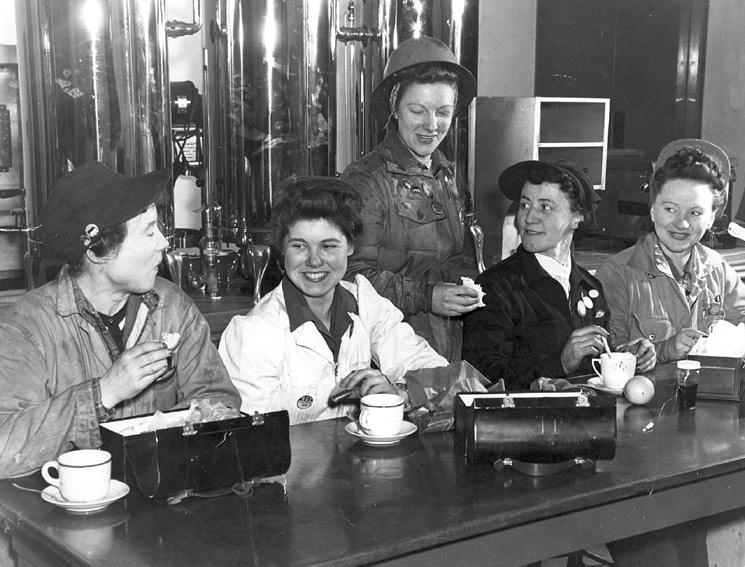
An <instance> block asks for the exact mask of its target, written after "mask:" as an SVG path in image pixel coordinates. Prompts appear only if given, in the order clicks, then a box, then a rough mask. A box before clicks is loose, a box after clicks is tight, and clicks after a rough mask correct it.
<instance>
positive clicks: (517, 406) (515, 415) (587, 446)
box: [455, 392, 616, 463]
mask: <svg viewBox="0 0 745 567" xmlns="http://www.w3.org/2000/svg"><path fill="white" fill-rule="evenodd" d="M455 435H456V443H457V445H458V447H459V449H460V450H461V451H462V452H463V454H464V455H465V457H466V460H467V461H468V462H469V463H493V462H494V461H496V460H498V459H515V460H519V461H523V462H532V463H552V462H559V461H567V460H571V459H576V458H586V459H593V460H597V459H612V458H613V457H614V456H615V452H616V399H615V397H614V396H606V395H587V394H586V393H583V392H535V393H515V394H504V393H500V394H481V393H479V394H458V396H457V398H456V401H455Z"/></svg>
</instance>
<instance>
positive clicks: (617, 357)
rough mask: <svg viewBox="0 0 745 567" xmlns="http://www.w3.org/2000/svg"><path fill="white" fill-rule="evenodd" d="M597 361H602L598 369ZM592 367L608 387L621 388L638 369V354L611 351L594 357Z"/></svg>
mask: <svg viewBox="0 0 745 567" xmlns="http://www.w3.org/2000/svg"><path fill="white" fill-rule="evenodd" d="M597 363H600V370H598V367H597ZM592 369H593V370H594V371H595V374H597V375H598V376H600V378H601V379H602V380H603V384H604V385H605V387H606V388H612V389H614V390H621V389H622V388H623V387H624V386H626V382H628V381H629V380H630V379H631V378H632V377H633V376H634V371H635V370H636V355H635V354H631V353H630V352H611V353H607V352H606V353H604V354H601V355H600V358H593V359H592Z"/></svg>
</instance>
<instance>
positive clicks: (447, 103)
mask: <svg viewBox="0 0 745 567" xmlns="http://www.w3.org/2000/svg"><path fill="white" fill-rule="evenodd" d="M455 94H456V87H455V86H454V85H451V84H449V83H432V84H422V83H413V84H411V85H409V86H408V87H407V88H406V89H405V90H404V91H403V94H402V95H400V96H399V100H398V103H397V106H396V112H395V116H396V118H397V119H398V135H399V136H400V137H401V140H403V142H404V144H405V145H406V147H407V148H409V150H410V151H411V153H413V154H414V155H415V156H416V157H418V158H420V159H422V160H424V161H427V160H429V158H430V156H431V155H432V152H434V151H435V150H436V149H437V146H439V145H440V142H442V140H443V139H444V138H445V136H446V135H447V133H448V130H449V129H450V123H451V122H452V121H453V113H454V111H455Z"/></svg>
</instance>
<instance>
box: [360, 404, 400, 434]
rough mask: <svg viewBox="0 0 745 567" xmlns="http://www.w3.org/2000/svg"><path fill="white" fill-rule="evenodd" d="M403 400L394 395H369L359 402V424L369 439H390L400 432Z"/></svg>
mask: <svg viewBox="0 0 745 567" xmlns="http://www.w3.org/2000/svg"><path fill="white" fill-rule="evenodd" d="M403 420H404V400H403V398H402V397H401V396H398V395H396V394H369V395H367V396H364V397H363V398H362V399H361V400H360V417H359V423H360V427H361V428H362V431H363V432H364V433H365V434H367V435H370V436H371V437H392V436H393V435H398V433H399V432H400V431H401V424H402V423H403Z"/></svg>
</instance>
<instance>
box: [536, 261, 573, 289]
mask: <svg viewBox="0 0 745 567" xmlns="http://www.w3.org/2000/svg"><path fill="white" fill-rule="evenodd" d="M535 259H536V260H538V263H539V264H540V265H541V268H543V269H544V270H546V271H547V272H548V275H549V276H551V277H552V278H554V279H555V280H556V281H557V282H559V283H560V284H561V287H563V288H564V293H565V294H566V296H567V299H569V274H570V273H571V272H572V263H571V262H570V261H569V256H567V263H566V266H565V265H564V264H560V263H559V262H557V261H556V260H555V259H553V258H551V257H550V256H546V255H545V254H535Z"/></svg>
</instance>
